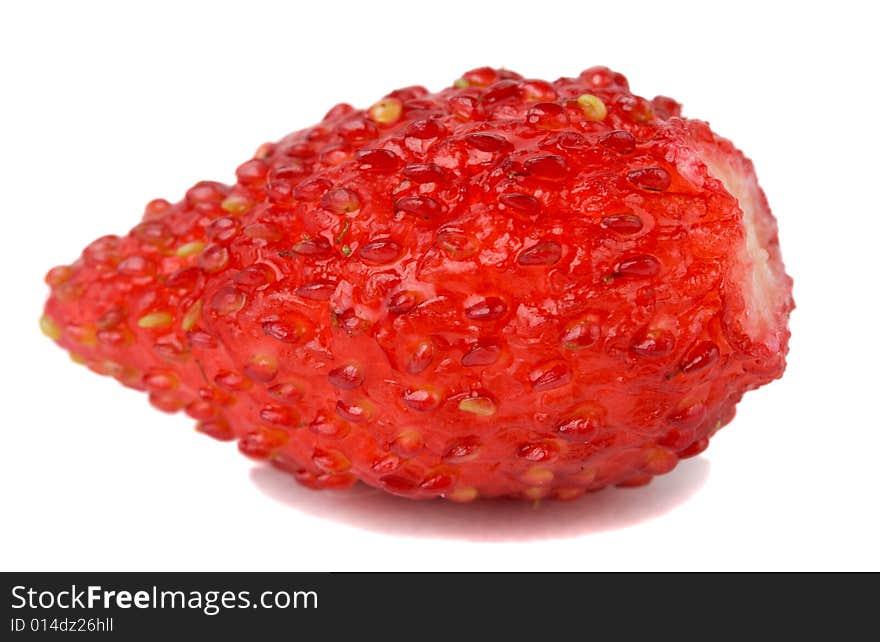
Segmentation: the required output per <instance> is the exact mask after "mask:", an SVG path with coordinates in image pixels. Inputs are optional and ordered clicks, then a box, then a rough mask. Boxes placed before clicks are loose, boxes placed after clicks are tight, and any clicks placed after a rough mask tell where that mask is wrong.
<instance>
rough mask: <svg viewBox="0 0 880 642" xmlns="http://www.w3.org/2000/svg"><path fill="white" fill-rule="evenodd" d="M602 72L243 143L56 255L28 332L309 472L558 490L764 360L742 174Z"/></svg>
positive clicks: (763, 300) (277, 461)
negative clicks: (184, 183)
mask: <svg viewBox="0 0 880 642" xmlns="http://www.w3.org/2000/svg"><path fill="white" fill-rule="evenodd" d="M680 109H681V107H680V105H679V104H677V103H676V102H675V101H673V100H671V99H669V98H664V97H658V98H655V99H654V100H652V101H649V100H646V99H644V98H641V97H638V96H635V95H633V94H631V93H630V91H629V88H628V84H627V81H626V79H625V78H624V77H623V76H621V75H620V74H618V73H614V72H612V71H610V70H608V69H606V68H603V67H596V68H592V69H588V70H586V71H584V72H583V73H581V74H580V75H579V76H578V77H576V78H562V79H560V80H557V81H556V82H553V83H549V82H545V81H541V80H526V79H523V78H522V77H520V76H519V75H517V74H515V73H512V72H510V71H506V70H494V69H489V68H481V69H475V70H473V71H470V72H468V73H467V74H465V75H464V76H463V77H462V78H461V79H460V80H459V81H457V82H456V83H455V86H454V87H451V88H448V89H445V90H443V91H441V92H439V93H436V94H430V93H428V92H427V90H425V89H423V88H421V87H407V88H404V89H400V90H397V91H394V92H392V93H390V94H388V95H387V96H386V97H385V98H383V99H382V100H380V101H379V102H377V103H376V104H375V105H373V106H372V107H370V108H369V109H368V110H356V109H354V108H352V107H350V106H349V105H345V104H341V105H337V106H336V107H334V108H333V109H331V110H330V112H329V113H328V114H327V116H326V117H325V118H324V120H323V121H322V122H321V123H319V124H318V125H316V126H314V127H311V128H308V129H305V130H302V131H298V132H295V133H293V134H290V135H289V136H287V137H285V138H283V139H281V140H280V141H278V142H277V143H269V144H265V145H263V146H261V147H260V148H259V149H258V150H257V152H256V154H255V155H254V157H253V158H252V159H250V160H248V161H246V162H245V163H243V164H242V165H241V166H239V168H238V169H237V170H236V178H237V181H236V183H235V184H234V185H231V186H230V185H225V184H221V183H216V182H200V183H197V184H196V185H195V186H193V187H192V188H191V189H190V190H189V191H188V192H187V193H186V195H185V198H184V199H183V200H181V201H179V202H177V203H174V204H172V203H169V202H167V201H165V200H155V201H152V202H150V203H149V204H148V205H147V207H146V211H145V213H144V215H143V219H142V221H141V222H140V223H139V224H137V225H136V226H135V227H134V228H133V229H132V230H131V232H130V233H129V234H127V235H126V236H122V237H118V236H105V237H102V238H100V239H98V240H96V241H94V242H93V243H92V244H91V245H89V246H88V247H87V248H86V249H85V250H84V251H83V253H82V255H81V257H80V258H78V259H77V260H76V261H75V262H74V263H73V264H71V265H69V266H60V267H56V268H53V269H52V270H50V271H49V273H48V274H47V277H46V282H47V283H48V284H49V286H50V287H51V295H50V297H49V300H48V302H47V303H46V307H45V313H44V316H43V318H42V319H41V326H42V329H43V331H44V332H45V333H46V334H47V335H49V336H50V337H51V338H52V339H54V340H55V341H57V342H58V343H59V344H60V345H61V346H62V347H63V348H65V349H67V350H68V351H70V353H71V355H72V356H73V358H74V360H76V361H78V362H81V363H85V364H86V365H87V366H88V367H89V368H90V369H92V370H94V371H96V372H98V373H101V374H105V375H110V376H113V377H115V378H116V379H118V380H119V381H120V382H122V383H123V384H125V385H126V386H130V387H133V388H136V389H139V390H144V391H146V392H147V393H148V394H149V398H150V401H151V403H152V404H153V405H154V406H156V407H157V408H159V409H160V410H163V411H167V412H176V411H184V412H186V413H187V414H188V415H190V416H191V417H192V418H193V419H195V420H196V421H197V429H198V430H199V431H201V432H203V433H205V434H207V435H209V436H211V437H214V438H216V439H219V440H236V441H237V442H238V447H239V449H240V450H241V451H242V452H243V453H244V454H245V455H248V456H249V457H252V458H255V459H258V460H266V461H268V462H270V463H271V464H272V465H274V466H277V467H279V468H281V469H283V470H286V471H289V472H290V473H291V474H292V475H293V476H294V477H295V479H297V480H298V481H299V482H301V483H303V484H305V485H307V486H309V487H312V488H337V489H338V488H347V487H349V486H351V485H352V484H354V483H355V482H356V481H358V480H361V481H364V482H366V483H368V484H370V485H373V486H376V487H379V488H382V489H385V490H386V491H388V492H391V493H394V494H397V495H402V496H406V497H411V498H432V497H438V496H439V497H446V498H449V499H452V500H455V501H470V500H473V499H475V498H477V497H496V496H513V497H522V498H528V499H540V498H544V497H555V498H560V499H571V498H575V497H578V496H579V495H581V494H583V493H584V492H585V491H591V490H596V489H599V488H602V487H605V486H607V485H610V484H616V485H623V486H637V485H641V484H644V483H646V482H648V481H650V479H651V478H652V477H653V476H655V475H658V474H662V473H665V472H668V471H670V470H671V469H672V468H674V467H675V465H676V464H677V463H678V461H679V460H680V459H681V458H684V457H690V456H693V455H696V454H698V453H699V452H701V451H702V450H703V449H705V448H706V446H707V445H708V441H709V438H710V437H711V436H712V435H713V434H714V433H715V432H716V431H717V430H718V429H719V428H720V427H721V426H723V425H725V424H727V423H728V422H730V420H731V419H732V418H733V416H734V412H735V406H736V403H737V402H738V401H739V400H740V399H741V397H742V395H743V394H744V393H745V392H746V391H748V390H752V389H754V388H757V387H759V386H761V385H763V384H765V383H768V382H769V381H771V380H773V379H776V378H778V377H780V376H781V375H782V372H783V370H784V368H785V355H786V352H787V344H788V337H789V333H788V329H787V322H788V316H789V313H790V311H791V310H792V309H793V307H794V304H793V301H792V298H791V279H790V278H789V277H788V276H787V275H786V274H785V271H784V268H783V265H782V260H781V257H780V252H779V243H778V239H777V233H776V223H775V220H774V218H773V216H772V214H771V213H770V209H769V207H768V204H767V201H766V199H765V197H764V194H763V192H762V191H761V189H760V188H759V186H758V183H757V180H756V178H755V173H754V169H753V167H752V164H751V162H750V161H748V160H747V159H746V158H745V157H744V156H743V155H742V154H741V153H740V152H739V151H738V150H737V149H736V148H734V147H733V145H732V144H731V143H730V142H728V141H727V140H724V139H722V138H720V137H718V136H716V135H715V134H714V133H713V132H712V131H711V130H710V129H709V127H708V125H707V124H706V123H704V122H701V121H695V120H687V119H684V118H682V117H681V116H680Z"/></svg>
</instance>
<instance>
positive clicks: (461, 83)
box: [452, 78, 471, 89]
mask: <svg viewBox="0 0 880 642" xmlns="http://www.w3.org/2000/svg"><path fill="white" fill-rule="evenodd" d="M470 85H471V84H470V83H469V82H468V81H467V78H459V79H457V80H456V81H455V82H454V83H452V86H453V87H455V88H456V89H464V88H465V87H470Z"/></svg>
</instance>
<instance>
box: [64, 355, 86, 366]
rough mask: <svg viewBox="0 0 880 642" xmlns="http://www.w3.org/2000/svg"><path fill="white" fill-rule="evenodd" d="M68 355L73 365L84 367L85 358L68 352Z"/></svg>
mask: <svg viewBox="0 0 880 642" xmlns="http://www.w3.org/2000/svg"><path fill="white" fill-rule="evenodd" d="M68 354H69V355H70V360H71V361H73V362H74V363H78V364H79V365H81V366H84V365H86V358H85V357H84V356H82V355H81V354H77V353H75V352H69V353H68Z"/></svg>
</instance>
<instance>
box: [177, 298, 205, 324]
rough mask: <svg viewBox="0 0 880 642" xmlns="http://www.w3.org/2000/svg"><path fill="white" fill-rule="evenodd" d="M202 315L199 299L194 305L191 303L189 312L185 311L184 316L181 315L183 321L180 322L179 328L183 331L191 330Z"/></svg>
mask: <svg viewBox="0 0 880 642" xmlns="http://www.w3.org/2000/svg"><path fill="white" fill-rule="evenodd" d="M201 315H202V300H201V299H199V300H198V301H196V302H195V303H193V304H192V305H191V306H190V308H189V310H187V311H186V314H184V315H183V321H181V326H182V327H183V329H184V331H188V330H192V329H193V326H195V324H196V323H197V322H198V320H199V317H200V316H201Z"/></svg>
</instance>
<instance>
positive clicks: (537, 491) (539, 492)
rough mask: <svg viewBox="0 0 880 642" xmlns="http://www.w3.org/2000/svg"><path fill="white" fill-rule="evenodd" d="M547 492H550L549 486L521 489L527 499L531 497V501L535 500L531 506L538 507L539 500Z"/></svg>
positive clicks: (547, 493)
mask: <svg viewBox="0 0 880 642" xmlns="http://www.w3.org/2000/svg"><path fill="white" fill-rule="evenodd" d="M549 494H550V489H549V488H537V487H532V488H526V489H525V490H524V491H523V495H525V496H526V498H527V499H531V500H532V501H534V502H535V503H534V505H533V508H538V506H539V505H540V500H542V499H544V498H545V497H546V496H547V495H549Z"/></svg>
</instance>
